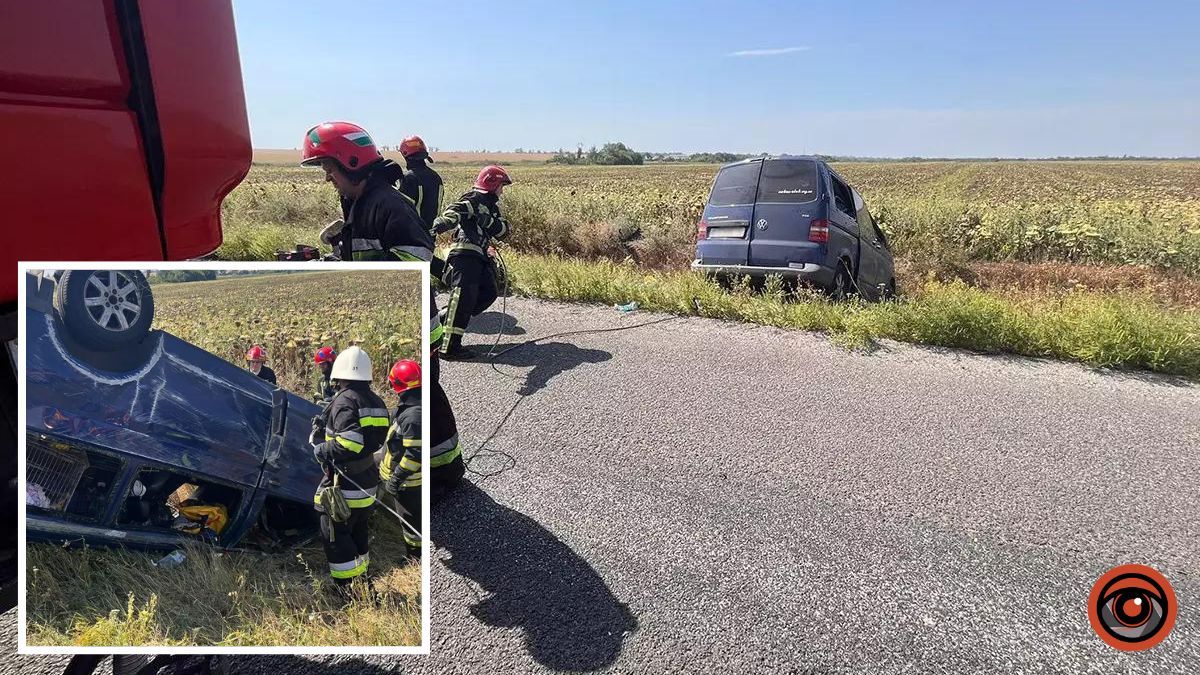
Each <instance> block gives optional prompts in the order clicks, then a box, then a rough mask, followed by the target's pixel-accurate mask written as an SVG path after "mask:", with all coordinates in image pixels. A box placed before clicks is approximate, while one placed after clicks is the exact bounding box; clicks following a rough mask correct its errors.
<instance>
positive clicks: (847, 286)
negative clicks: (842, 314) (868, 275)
mask: <svg viewBox="0 0 1200 675" xmlns="http://www.w3.org/2000/svg"><path fill="white" fill-rule="evenodd" d="M852 292H853V291H852V289H851V279H850V270H849V269H848V268H847V267H846V263H845V262H844V261H841V260H839V261H838V266H837V271H836V272H834V273H833V286H832V287H831V288H830V289H829V298H830V299H831V300H833V301H834V302H841V301H842V300H845V299H846V298H848V297H850V294H851V293H852Z"/></svg>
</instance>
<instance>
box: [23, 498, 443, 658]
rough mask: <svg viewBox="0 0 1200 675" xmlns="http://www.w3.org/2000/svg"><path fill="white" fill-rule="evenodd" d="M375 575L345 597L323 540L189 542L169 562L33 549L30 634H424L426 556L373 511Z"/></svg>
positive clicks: (188, 637)
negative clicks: (248, 548)
mask: <svg viewBox="0 0 1200 675" xmlns="http://www.w3.org/2000/svg"><path fill="white" fill-rule="evenodd" d="M372 528H375V529H374V532H373V534H374V539H373V540H372V543H371V564H372V568H373V573H374V574H376V575H377V578H376V579H375V580H374V581H373V582H372V583H371V584H369V585H368V584H364V583H358V584H356V585H355V586H354V587H353V588H354V591H353V593H352V597H351V598H350V600H349V602H348V603H347V601H346V600H343V599H342V598H341V597H339V596H338V595H337V594H336V593H335V592H333V590H332V589H331V588H330V586H331V582H330V580H329V575H328V573H327V571H326V569H327V568H326V566H325V556H324V554H323V553H322V551H321V547H320V543H319V542H318V543H314V544H312V545H309V546H307V547H305V548H303V549H301V550H299V551H290V552H281V553H275V554H262V553H249V552H242V553H239V552H224V553H223V552H221V551H219V550H217V549H213V548H210V547H206V546H202V545H199V544H197V545H194V546H188V547H186V548H185V549H184V551H185V554H186V556H187V558H186V560H184V562H183V563H181V564H180V565H179V566H177V567H173V568H169V569H163V568H160V567H156V566H155V565H154V561H156V560H158V559H159V558H160V557H162V555H163V553H162V552H159V553H144V552H139V551H124V550H119V549H94V548H73V549H64V548H61V547H57V546H52V545H49V544H30V545H29V547H28V549H27V556H28V557H27V559H26V569H27V570H28V572H27V575H28V576H27V578H28V592H27V593H26V602H27V627H28V629H27V630H28V632H27V635H28V641H29V644H31V645H71V646H80V647H87V646H106V647H109V646H131V647H133V646H145V645H158V646H180V645H193V646H206V647H207V646H255V647H257V646H288V645H295V646H342V645H372V646H374V645H405V644H407V645H416V644H419V643H420V641H421V610H420V597H421V596H420V591H421V573H420V566H419V565H404V564H401V563H399V562H398V561H401V560H403V559H404V557H403V553H404V551H403V548H402V545H401V544H398V542H401V541H402V539H401V532H400V529H399V526H398V525H395V524H393V523H392V522H391V521H390V520H387V519H384V518H382V517H376V518H374V519H373V521H372Z"/></svg>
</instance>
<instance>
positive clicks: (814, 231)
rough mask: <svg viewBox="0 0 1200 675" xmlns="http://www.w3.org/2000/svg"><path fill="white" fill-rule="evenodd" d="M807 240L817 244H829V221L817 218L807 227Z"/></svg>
mask: <svg viewBox="0 0 1200 675" xmlns="http://www.w3.org/2000/svg"><path fill="white" fill-rule="evenodd" d="M808 240H809V241H815V242H817V243H818V244H827V243H829V221H828V220H825V219H824V218H817V219H816V220H814V221H812V223H810V224H809V226H808Z"/></svg>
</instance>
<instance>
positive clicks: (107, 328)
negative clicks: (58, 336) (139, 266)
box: [54, 270, 154, 351]
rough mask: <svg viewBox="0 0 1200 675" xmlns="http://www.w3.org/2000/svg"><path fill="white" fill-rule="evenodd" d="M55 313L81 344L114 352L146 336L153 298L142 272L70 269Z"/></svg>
mask: <svg viewBox="0 0 1200 675" xmlns="http://www.w3.org/2000/svg"><path fill="white" fill-rule="evenodd" d="M54 311H55V313H56V314H57V315H58V318H59V320H60V321H62V324H63V325H64V326H65V327H66V329H67V331H68V332H69V333H70V334H71V337H73V338H75V339H76V340H78V341H79V343H80V344H82V345H84V346H86V347H88V348H90V349H95V350H98V351H115V350H117V349H120V348H122V347H127V346H129V345H131V344H134V343H136V342H139V341H140V340H141V339H142V338H144V337H146V334H147V333H148V332H149V331H150V324H151V323H152V322H153V321H154V296H153V295H152V294H151V292H150V284H149V283H148V282H147V281H146V277H145V276H144V275H143V274H142V273H141V272H137V271H130V270H69V271H67V272H64V273H63V275H62V277H61V278H60V279H59V280H58V286H57V287H56V288H55V291H54Z"/></svg>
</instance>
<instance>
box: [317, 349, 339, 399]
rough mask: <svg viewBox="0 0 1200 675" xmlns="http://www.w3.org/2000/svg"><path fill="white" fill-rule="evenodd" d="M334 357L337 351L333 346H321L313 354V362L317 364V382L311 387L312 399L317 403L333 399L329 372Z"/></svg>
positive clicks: (331, 369)
mask: <svg viewBox="0 0 1200 675" xmlns="http://www.w3.org/2000/svg"><path fill="white" fill-rule="evenodd" d="M336 358H337V352H336V351H335V350H334V349H333V347H321V348H320V349H318V350H317V353H315V354H313V363H315V364H317V384H316V387H314V388H313V401H315V402H317V403H326V402H328V401H330V400H331V399H333V394H334V389H333V383H332V382H331V381H330V379H329V374H330V373H331V372H332V371H333V361H334V359H336Z"/></svg>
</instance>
